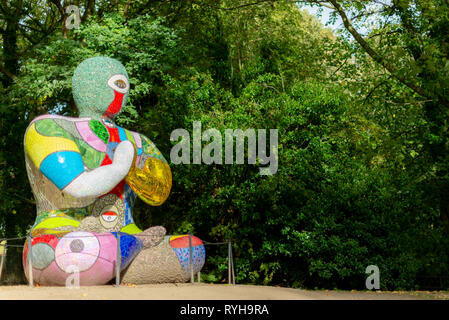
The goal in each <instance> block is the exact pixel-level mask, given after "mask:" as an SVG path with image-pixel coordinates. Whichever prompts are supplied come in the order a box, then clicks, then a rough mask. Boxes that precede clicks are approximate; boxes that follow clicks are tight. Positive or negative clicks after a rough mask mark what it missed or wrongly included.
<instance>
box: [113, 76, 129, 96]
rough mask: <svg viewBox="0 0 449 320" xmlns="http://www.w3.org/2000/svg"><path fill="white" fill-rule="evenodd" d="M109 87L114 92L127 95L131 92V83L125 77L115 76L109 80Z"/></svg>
mask: <svg viewBox="0 0 449 320" xmlns="http://www.w3.org/2000/svg"><path fill="white" fill-rule="evenodd" d="M108 86H109V87H111V88H112V89H113V90H114V91H117V92H120V93H123V94H125V93H127V92H128V90H129V81H128V78H127V77H126V76H125V75H123V74H115V75H113V76H112V77H110V78H109V80H108Z"/></svg>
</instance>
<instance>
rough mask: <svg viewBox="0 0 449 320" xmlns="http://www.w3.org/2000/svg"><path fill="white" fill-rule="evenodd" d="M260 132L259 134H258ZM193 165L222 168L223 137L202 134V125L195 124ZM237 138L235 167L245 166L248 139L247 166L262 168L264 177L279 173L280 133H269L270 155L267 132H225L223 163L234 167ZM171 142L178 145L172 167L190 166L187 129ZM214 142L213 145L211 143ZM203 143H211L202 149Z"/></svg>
mask: <svg viewBox="0 0 449 320" xmlns="http://www.w3.org/2000/svg"><path fill="white" fill-rule="evenodd" d="M256 131H257V134H256ZM192 138H193V141H192V147H193V157H192V163H193V164H201V163H204V164H223V137H222V134H221V132H220V131H218V130H217V129H215V128H211V129H207V130H205V131H204V132H202V131H201V121H194V122H193V137H192ZM234 138H235V163H236V164H244V163H245V138H246V140H247V141H248V143H247V146H248V148H247V153H248V156H247V159H248V161H247V163H248V164H256V163H257V160H258V163H259V164H260V165H262V166H264V167H262V168H259V173H260V174H261V175H273V174H275V173H276V172H277V170H278V130H277V129H270V133H269V139H270V142H269V148H268V151H267V130H266V129H257V130H256V129H246V130H245V131H243V130H241V129H226V130H225V137H224V140H225V141H224V163H225V164H234ZM170 140H171V141H172V142H177V143H176V145H175V146H173V148H172V149H171V152H170V160H171V162H172V163H173V164H181V163H182V164H190V163H191V161H190V158H191V152H190V151H191V150H190V134H189V132H188V131H187V130H186V129H175V130H173V131H172V133H171V135H170ZM211 140H212V141H211ZM202 142H209V143H208V144H206V145H205V146H204V147H202Z"/></svg>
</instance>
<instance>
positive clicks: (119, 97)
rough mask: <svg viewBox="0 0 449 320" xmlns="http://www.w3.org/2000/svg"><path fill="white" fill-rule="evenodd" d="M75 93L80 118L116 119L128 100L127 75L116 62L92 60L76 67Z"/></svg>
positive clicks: (105, 58)
mask: <svg viewBox="0 0 449 320" xmlns="http://www.w3.org/2000/svg"><path fill="white" fill-rule="evenodd" d="M72 92H73V98H74V100H75V104H76V106H77V108H78V110H79V112H80V116H81V117H92V118H101V117H108V118H114V117H115V116H116V115H117V114H119V113H120V111H121V110H122V109H123V107H124V106H125V104H126V99H127V98H128V92H129V79H128V74H127V73H126V70H125V67H124V66H123V65H122V64H121V63H120V62H119V61H117V60H115V59H112V58H108V57H94V58H89V59H86V60H84V61H83V62H81V63H80V64H79V65H78V67H76V69H75V72H74V73H73V77H72Z"/></svg>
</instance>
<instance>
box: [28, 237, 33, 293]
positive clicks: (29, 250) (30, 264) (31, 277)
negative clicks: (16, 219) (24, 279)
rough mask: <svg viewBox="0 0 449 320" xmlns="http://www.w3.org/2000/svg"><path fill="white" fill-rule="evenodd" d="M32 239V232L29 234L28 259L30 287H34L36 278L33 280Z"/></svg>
mask: <svg viewBox="0 0 449 320" xmlns="http://www.w3.org/2000/svg"><path fill="white" fill-rule="evenodd" d="M31 247H32V241H31V233H30V234H29V235H28V255H27V260H28V281H29V285H30V287H34V280H33V265H32V262H31V260H32V254H31V250H32V248H31Z"/></svg>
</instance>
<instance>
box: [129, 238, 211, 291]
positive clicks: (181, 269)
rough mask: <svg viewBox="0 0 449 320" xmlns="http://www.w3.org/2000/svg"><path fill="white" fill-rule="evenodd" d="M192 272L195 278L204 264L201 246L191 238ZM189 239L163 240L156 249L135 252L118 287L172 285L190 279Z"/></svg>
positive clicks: (203, 253)
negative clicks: (155, 284) (127, 284)
mask: <svg viewBox="0 0 449 320" xmlns="http://www.w3.org/2000/svg"><path fill="white" fill-rule="evenodd" d="M192 257H193V261H192V262H193V269H194V273H195V274H196V273H197V272H199V271H200V270H201V268H202V267H203V265H204V261H205V257H206V254H205V249H204V244H203V242H202V241H201V240H200V239H198V238H197V237H194V236H192ZM190 274H191V272H190V251H189V236H186V235H183V236H166V237H165V239H164V241H162V242H161V243H159V244H158V245H156V246H154V247H151V248H146V249H144V250H142V251H141V252H139V254H138V255H137V256H136V258H135V259H134V260H133V261H132V262H131V263H130V265H129V267H128V268H127V269H126V270H125V271H124V272H123V275H122V283H129V284H147V283H176V282H178V283H179V282H186V281H188V280H189V279H190Z"/></svg>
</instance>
